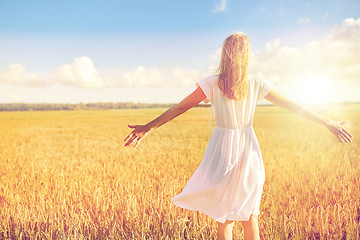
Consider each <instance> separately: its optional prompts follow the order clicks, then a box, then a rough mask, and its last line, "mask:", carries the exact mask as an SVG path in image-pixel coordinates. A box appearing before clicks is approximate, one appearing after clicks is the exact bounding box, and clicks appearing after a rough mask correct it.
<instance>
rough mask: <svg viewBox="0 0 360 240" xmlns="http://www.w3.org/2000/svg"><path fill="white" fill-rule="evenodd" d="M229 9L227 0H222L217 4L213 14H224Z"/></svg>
mask: <svg viewBox="0 0 360 240" xmlns="http://www.w3.org/2000/svg"><path fill="white" fill-rule="evenodd" d="M226 7H227V2H226V0H220V2H216V3H215V8H214V9H213V12H223V11H225V9H226Z"/></svg>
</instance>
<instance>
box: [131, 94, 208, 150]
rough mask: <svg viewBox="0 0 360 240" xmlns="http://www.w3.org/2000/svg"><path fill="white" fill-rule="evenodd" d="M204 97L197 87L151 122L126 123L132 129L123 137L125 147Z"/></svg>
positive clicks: (196, 103)
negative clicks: (140, 123) (143, 123)
mask: <svg viewBox="0 0 360 240" xmlns="http://www.w3.org/2000/svg"><path fill="white" fill-rule="evenodd" d="M205 98H206V95H205V94H204V92H203V91H202V90H201V88H200V87H198V88H197V89H196V90H195V91H194V92H192V93H191V94H190V95H189V96H187V97H186V98H184V99H183V100H182V101H181V102H180V103H178V104H176V105H175V106H173V107H171V108H169V109H168V110H167V111H166V112H164V113H163V114H161V115H160V116H159V117H157V118H155V119H154V120H152V121H151V122H149V123H147V124H145V125H128V126H129V127H130V128H133V129H134V130H133V131H132V132H131V133H130V134H129V135H128V136H127V137H126V138H125V139H124V141H125V147H127V146H129V145H130V144H131V143H132V142H135V145H134V148H136V147H137V145H138V144H139V143H140V141H141V140H142V139H144V137H146V136H147V135H148V134H149V132H150V131H151V130H153V129H156V128H158V127H160V126H161V125H163V124H165V123H167V122H169V121H170V120H172V119H174V118H175V117H177V116H179V115H181V114H183V113H184V112H186V111H187V110H189V109H190V108H192V107H194V106H196V105H198V104H199V103H200V102H201V101H203V100H204V99H205Z"/></svg>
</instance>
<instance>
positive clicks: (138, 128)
mask: <svg viewBox="0 0 360 240" xmlns="http://www.w3.org/2000/svg"><path fill="white" fill-rule="evenodd" d="M128 126H129V128H134V130H133V131H132V132H131V133H130V134H129V135H128V136H127V137H126V138H125V139H124V142H125V147H127V146H129V145H130V144H131V143H133V142H135V145H134V148H136V147H137V145H138V144H139V143H140V141H141V140H143V139H144V137H146V136H147V135H148V134H149V132H150V131H151V129H149V128H148V127H146V125H128Z"/></svg>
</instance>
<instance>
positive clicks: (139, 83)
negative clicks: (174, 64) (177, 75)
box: [114, 65, 163, 87]
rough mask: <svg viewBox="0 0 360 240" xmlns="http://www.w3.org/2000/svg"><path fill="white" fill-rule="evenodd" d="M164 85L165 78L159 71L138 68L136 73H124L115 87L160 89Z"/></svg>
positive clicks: (115, 83)
mask: <svg viewBox="0 0 360 240" xmlns="http://www.w3.org/2000/svg"><path fill="white" fill-rule="evenodd" d="M162 83H163V77H162V76H161V74H160V72H159V70H157V69H146V68H145V67H143V66H141V65H140V66H138V67H137V68H136V69H135V70H134V71H131V72H122V73H121V77H120V79H119V80H118V81H116V82H114V86H118V87H144V86H151V87H159V86H161V84H162Z"/></svg>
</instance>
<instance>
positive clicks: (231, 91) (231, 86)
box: [217, 32, 250, 101]
mask: <svg viewBox="0 0 360 240" xmlns="http://www.w3.org/2000/svg"><path fill="white" fill-rule="evenodd" d="M249 58H250V41H249V38H248V37H247V36H246V35H245V34H244V33H241V32H240V33H234V34H231V35H230V36H229V37H227V38H226V39H225V41H224V45H223V48H222V52H221V60H220V64H219V68H218V70H217V75H218V79H219V81H218V85H219V88H220V89H221V90H222V91H223V93H224V94H225V96H227V97H228V98H230V99H234V100H238V101H242V100H244V99H245V96H246V93H247V90H248V71H249Z"/></svg>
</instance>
